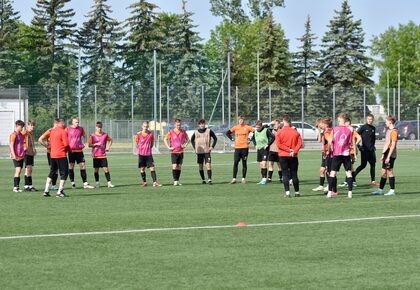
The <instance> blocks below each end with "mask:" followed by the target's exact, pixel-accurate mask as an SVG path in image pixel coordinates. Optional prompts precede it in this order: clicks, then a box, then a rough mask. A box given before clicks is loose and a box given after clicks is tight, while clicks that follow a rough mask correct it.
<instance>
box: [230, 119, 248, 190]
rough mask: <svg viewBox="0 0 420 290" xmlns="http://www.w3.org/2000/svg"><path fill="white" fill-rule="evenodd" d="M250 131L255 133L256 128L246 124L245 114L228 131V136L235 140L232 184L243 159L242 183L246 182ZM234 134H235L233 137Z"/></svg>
mask: <svg viewBox="0 0 420 290" xmlns="http://www.w3.org/2000/svg"><path fill="white" fill-rule="evenodd" d="M249 133H254V128H252V127H251V126H248V125H246V124H245V116H240V117H239V120H238V125H236V126H235V127H232V128H231V129H230V130H229V131H227V132H226V136H227V137H228V138H229V139H230V140H231V141H234V140H235V153H234V161H233V178H232V181H231V182H230V184H235V183H236V176H237V175H238V165H239V161H241V160H242V181H241V182H242V183H246V179H245V178H246V172H247V168H248V166H247V159H248V147H249V146H248V136H249ZM232 134H235V139H233V137H232Z"/></svg>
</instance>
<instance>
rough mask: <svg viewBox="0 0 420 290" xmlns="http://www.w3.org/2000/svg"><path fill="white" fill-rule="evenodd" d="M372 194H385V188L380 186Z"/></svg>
mask: <svg viewBox="0 0 420 290" xmlns="http://www.w3.org/2000/svg"><path fill="white" fill-rule="evenodd" d="M371 194H372V195H383V194H384V191H383V189H380V188H378V189H377V190H375V191H374V192H372V193H371Z"/></svg>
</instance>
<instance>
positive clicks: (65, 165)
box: [56, 157, 69, 197]
mask: <svg viewBox="0 0 420 290" xmlns="http://www.w3.org/2000/svg"><path fill="white" fill-rule="evenodd" d="M56 162H57V164H58V170H59V172H60V183H59V186H58V191H57V195H56V196H57V197H65V196H66V194H65V193H64V184H65V183H66V180H67V177H68V176H69V162H68V160H67V157H65V158H58V159H57V160H56Z"/></svg>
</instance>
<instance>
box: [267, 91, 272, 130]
mask: <svg viewBox="0 0 420 290" xmlns="http://www.w3.org/2000/svg"><path fill="white" fill-rule="evenodd" d="M268 116H269V120H270V123H271V121H272V116H271V86H269V87H268Z"/></svg>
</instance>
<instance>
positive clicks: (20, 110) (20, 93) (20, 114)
mask: <svg viewBox="0 0 420 290" xmlns="http://www.w3.org/2000/svg"><path fill="white" fill-rule="evenodd" d="M18 120H22V86H21V85H19V117H18Z"/></svg>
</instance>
